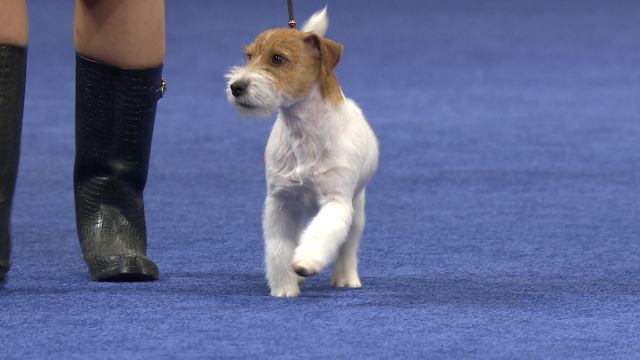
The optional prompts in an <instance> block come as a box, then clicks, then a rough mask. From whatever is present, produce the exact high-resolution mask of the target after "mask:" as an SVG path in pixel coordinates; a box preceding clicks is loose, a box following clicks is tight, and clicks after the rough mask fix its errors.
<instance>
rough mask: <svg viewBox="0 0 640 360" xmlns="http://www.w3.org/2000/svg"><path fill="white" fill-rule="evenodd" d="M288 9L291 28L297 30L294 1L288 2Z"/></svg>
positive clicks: (288, 0)
mask: <svg viewBox="0 0 640 360" xmlns="http://www.w3.org/2000/svg"><path fill="white" fill-rule="evenodd" d="M287 9H288V10H289V23H288V24H289V28H291V29H295V28H296V20H295V19H294V18H293V0H287Z"/></svg>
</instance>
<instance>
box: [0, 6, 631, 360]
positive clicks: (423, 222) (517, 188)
mask: <svg viewBox="0 0 640 360" xmlns="http://www.w3.org/2000/svg"><path fill="white" fill-rule="evenodd" d="M324 3H325V1H321V0H309V1H297V2H296V13H297V15H298V18H299V20H303V18H304V17H306V16H308V15H310V14H311V13H312V12H313V11H314V10H316V9H318V8H320V7H322V6H323V5H324ZM329 5H330V6H329V12H330V17H331V25H330V28H329V34H328V35H329V37H332V38H334V39H336V40H338V41H340V42H342V43H343V44H344V45H345V47H346V52H345V55H344V58H343V60H342V62H341V63H340V64H339V66H338V77H339V79H340V81H341V84H342V86H343V88H344V91H345V93H346V94H347V95H349V96H350V97H353V98H354V99H355V100H356V101H358V102H359V103H360V104H361V106H362V107H363V108H364V110H365V113H366V114H367V115H368V117H369V120H370V122H371V124H372V127H373V128H374V130H375V131H376V132H377V134H378V136H379V139H380V143H381V166H380V169H379V172H378V174H377V176H376V178H375V180H374V181H373V183H372V184H371V186H370V190H369V191H368V204H367V211H368V221H367V228H366V230H365V234H364V239H363V245H362V251H361V275H362V280H363V284H364V288H363V289H361V290H351V291H339V290H334V289H331V288H330V287H329V285H328V282H329V278H328V273H327V272H326V271H325V272H323V273H322V274H320V275H318V276H317V277H314V278H312V279H310V280H309V281H308V283H307V284H305V285H304V286H303V287H302V297H300V298H298V299H289V300H280V299H273V298H270V297H269V296H268V291H267V287H266V283H265V280H264V278H263V273H262V237H261V226H260V213H261V208H262V201H263V196H264V176H263V169H262V164H261V157H262V150H263V146H264V144H265V142H266V138H267V135H268V132H269V128H270V122H265V121H262V122H247V121H241V120H239V119H238V116H237V114H236V113H235V110H234V109H232V108H230V107H229V106H228V105H227V104H226V101H225V96H224V79H223V74H224V73H225V71H226V69H227V68H228V67H230V66H231V65H233V64H236V63H238V62H239V61H241V59H242V54H241V51H240V46H241V45H243V44H247V43H249V42H250V41H251V40H252V38H253V37H254V36H255V35H256V34H257V33H258V32H259V31H261V30H263V29H265V28H267V27H273V26H283V25H285V24H286V11H285V2H284V1H263V0H251V1H249V0H246V1H224V2H222V1H204V0H203V1H195V0H194V1H191V0H190V1H178V0H169V1H168V3H167V32H168V33H167V36H168V53H167V58H166V71H165V75H166V77H167V79H168V82H169V92H168V94H167V96H166V97H165V98H164V99H163V100H162V101H161V102H160V105H159V113H158V117H157V126H156V136H155V138H154V147H153V154H152V164H151V169H150V179H149V185H148V188H147V191H146V200H147V215H148V224H149V236H150V246H149V253H150V256H151V257H152V258H153V259H154V260H156V261H157V263H158V265H159V266H160V269H161V272H162V274H161V276H162V279H161V281H159V282H156V283H143V284H136V283H127V284H104V283H93V282H89V281H88V278H87V275H86V269H85V266H84V263H83V262H82V259H81V254H80V249H79V246H78V244H77V239H76V235H75V228H74V226H75V225H74V224H75V223H74V215H73V196H72V186H71V184H72V179H71V174H72V166H73V154H74V148H73V146H74V145H73V144H74V140H73V90H74V82H73V79H74V74H73V71H74V67H73V61H74V53H73V46H72V40H71V35H72V31H71V21H72V8H71V7H72V2H70V1H64V2H61V1H55V2H54V1H45V0H32V1H30V3H29V6H30V17H31V21H32V23H31V43H30V53H29V56H30V57H29V65H28V66H29V71H28V72H29V73H28V84H27V86H28V90H27V100H26V107H25V127H24V138H23V140H24V142H23V144H24V146H23V150H22V162H21V172H20V176H19V179H18V181H19V184H18V189H17V194H16V199H15V207H14V228H13V233H14V238H15V247H14V252H13V255H14V256H13V264H14V267H13V269H12V272H11V274H10V277H9V279H8V281H7V282H6V284H5V285H4V287H3V288H2V289H0V358H2V359H27V358H30V359H35V358H50V359H75V358H77V359H81V358H91V359H108V358H113V359H115V358H146V359H165V358H166V359H175V358H185V359H186V358H218V357H248V358H257V357H258V358H262V357H278V358H294V357H296V358H297V357H303V358H306V357H318V358H430V359H440V358H452V359H465V358H502V359H514V358H523V359H526V358H539V359H542V358H544V359H551V358H555V359H569V358H575V359H587V358H597V359H605V358H611V359H624V358H629V359H633V358H636V359H637V358H638V356H639V355H638V354H640V338H639V335H638V334H640V100H639V99H640V97H639V96H640V45H639V44H640V43H639V42H638V39H640V22H638V17H639V16H640V2H638V1H635V0H619V1H606V2H605V1H600V0H566V1H564V0H563V1H554V0H544V1H527V0H514V1H497V0H487V1H474V0H459V1H444V0H429V1H422V0H406V1H382V0H376V1H367V0H350V1H329Z"/></svg>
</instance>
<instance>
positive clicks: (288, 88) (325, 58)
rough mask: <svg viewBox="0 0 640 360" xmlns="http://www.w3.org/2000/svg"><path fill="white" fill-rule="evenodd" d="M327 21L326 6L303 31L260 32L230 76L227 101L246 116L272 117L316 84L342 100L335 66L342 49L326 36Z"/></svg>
mask: <svg viewBox="0 0 640 360" xmlns="http://www.w3.org/2000/svg"><path fill="white" fill-rule="evenodd" d="M327 24H328V20H327V15H326V8H325V9H324V10H322V11H320V12H318V13H316V14H314V15H313V16H312V17H311V18H310V19H309V20H308V21H307V23H306V24H305V26H304V28H303V30H302V31H300V30H295V29H284V28H283V29H271V30H267V31H264V32H263V33H261V34H260V35H258V37H257V38H256V39H255V41H254V42H253V43H252V44H250V45H248V46H246V47H245V48H244V52H245V55H246V60H247V62H246V64H245V65H244V66H236V67H233V68H232V69H231V70H230V71H229V73H228V74H227V75H226V78H227V79H228V84H227V85H228V86H227V99H228V100H229V102H230V103H231V104H234V105H236V107H237V108H238V110H239V111H240V113H241V115H243V116H251V117H268V116H270V115H271V114H272V113H273V112H275V111H277V110H278V109H279V108H281V107H289V106H292V105H294V104H295V103H297V102H298V101H300V100H301V99H304V98H305V96H306V95H307V94H308V93H309V92H310V91H311V89H312V88H313V87H314V86H316V85H318V86H319V87H320V91H321V94H322V96H323V98H324V99H325V101H327V102H330V103H337V102H339V101H340V100H341V99H342V94H341V92H340V88H339V87H338V84H337V81H336V78H335V75H334V73H333V69H334V68H335V66H336V65H337V64H338V61H339V60H340V56H341V55H342V50H343V47H342V45H340V44H338V43H336V42H334V41H331V40H328V39H325V38H324V37H323V36H324V34H325V32H326V30H327Z"/></svg>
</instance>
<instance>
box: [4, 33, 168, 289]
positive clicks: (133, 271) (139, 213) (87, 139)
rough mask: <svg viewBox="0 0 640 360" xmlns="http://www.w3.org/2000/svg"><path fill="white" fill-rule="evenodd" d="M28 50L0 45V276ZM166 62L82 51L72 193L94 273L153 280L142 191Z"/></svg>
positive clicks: (6, 242)
mask: <svg viewBox="0 0 640 360" xmlns="http://www.w3.org/2000/svg"><path fill="white" fill-rule="evenodd" d="M26 60H27V50H26V49H25V48H21V47H17V46H12V45H2V44H0V279H2V278H3V277H4V275H5V274H6V272H7V271H8V270H9V256H10V244H11V241H10V229H9V227H10V221H9V220H10V211H11V202H12V198H13V192H14V188H15V183H16V175H17V171H18V158H19V153H20V133H21V128H22V111H23V106H24V105H23V104H24V90H25V74H26ZM161 71H162V67H161V66H160V67H157V68H151V69H142V70H132V69H122V68H117V67H114V66H111V65H106V64H101V63H99V62H97V61H94V60H91V59H88V58H86V57H83V56H81V55H78V56H77V58H76V159H75V170H74V193H75V208H76V221H77V230H78V237H79V239H80V245H81V247H82V252H83V255H84V259H85V261H86V263H87V265H88V267H89V273H90V275H91V278H92V279H94V280H99V281H100V280H101V281H122V280H155V279H158V276H159V272H158V268H157V266H156V265H155V264H154V263H153V262H152V261H151V260H149V259H148V258H147V257H146V248H147V239H146V237H147V236H146V226H145V216H144V201H143V191H144V187H145V184H146V181H147V171H148V168H149V154H150V150H151V138H152V134H153V125H154V120H155V112H156V103H157V101H158V99H159V98H160V97H162V94H163V92H164V88H165V85H164V81H163V80H162V77H161Z"/></svg>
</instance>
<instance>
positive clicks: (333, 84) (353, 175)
mask: <svg viewBox="0 0 640 360" xmlns="http://www.w3.org/2000/svg"><path fill="white" fill-rule="evenodd" d="M327 26H328V19H327V12H326V8H325V9H324V10H322V11H320V12H318V13H316V14H314V15H313V16H312V17H311V18H310V19H309V20H308V21H307V23H306V25H305V26H304V28H303V31H300V30H295V29H284V28H283V29H272V30H267V31H265V32H263V33H261V34H260V35H259V36H258V37H257V38H256V40H255V41H254V42H253V43H252V44H251V45H249V46H247V47H246V48H245V53H246V57H247V63H246V64H245V65H244V66H242V67H234V68H232V69H231V71H230V72H229V74H227V78H228V80H229V83H228V85H229V86H228V88H227V95H228V99H229V102H230V103H232V104H234V105H236V107H237V108H238V110H239V111H240V113H241V114H242V115H244V116H257V117H268V116H270V115H271V114H272V113H274V112H276V111H278V118H277V120H276V122H275V124H274V126H273V129H272V131H271V135H270V137H269V141H268V143H267V147H266V151H265V157H264V160H265V167H266V178H267V197H266V200H265V207H264V217H263V230H264V239H265V253H266V254H265V258H266V259H265V262H266V276H267V280H268V282H269V286H270V288H271V295H273V296H278V297H293V296H298V295H299V294H300V289H299V285H298V284H299V282H301V281H302V280H303V279H304V277H307V276H311V275H314V274H316V273H317V272H319V271H320V270H322V269H323V268H324V267H325V266H327V265H328V264H329V263H330V262H331V261H333V260H334V259H335V265H334V268H333V273H332V276H331V284H332V285H333V286H335V287H342V288H359V287H361V284H360V278H359V276H358V269H357V266H358V258H357V252H358V244H359V241H360V236H361V234H362V230H363V228H364V222H365V216H364V203H365V185H366V183H367V181H369V179H370V178H371V176H372V175H373V173H374V172H375V170H376V168H377V165H378V142H377V139H376V137H375V135H374V133H373V131H372V130H371V128H370V127H369V125H368V123H367V121H366V119H365V118H364V116H363V114H362V111H361V110H360V108H359V107H358V105H356V103H355V102H353V101H352V100H350V99H347V98H345V97H344V95H343V93H342V90H341V89H340V86H339V85H338V82H337V80H336V77H335V75H334V73H333V69H334V68H335V66H336V65H337V63H338V61H339V60H340V56H341V55H342V50H343V47H342V45H340V44H338V43H336V42H333V41H331V40H328V39H325V38H324V37H323V36H324V34H325V32H326V30H327ZM309 218H310V219H311V220H310V221H309V223H308V225H307V226H306V228H305V221H306V220H307V219H309Z"/></svg>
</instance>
